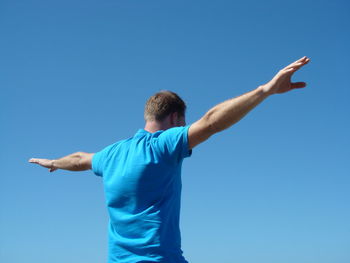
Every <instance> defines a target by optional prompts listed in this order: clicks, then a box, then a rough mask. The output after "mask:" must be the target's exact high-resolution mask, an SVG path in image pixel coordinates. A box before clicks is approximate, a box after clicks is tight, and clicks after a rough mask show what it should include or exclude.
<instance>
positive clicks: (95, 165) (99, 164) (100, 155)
mask: <svg viewBox="0 0 350 263" xmlns="http://www.w3.org/2000/svg"><path fill="white" fill-rule="evenodd" d="M113 146H114V144H112V145H109V146H107V147H106V148H104V149H102V150H101V151H99V152H97V153H95V154H94V155H93V156H92V162H91V166H92V171H93V172H94V173H95V174H96V175H97V176H103V170H104V167H105V163H106V160H107V158H108V155H109V154H110V152H111V149H112V147H113Z"/></svg>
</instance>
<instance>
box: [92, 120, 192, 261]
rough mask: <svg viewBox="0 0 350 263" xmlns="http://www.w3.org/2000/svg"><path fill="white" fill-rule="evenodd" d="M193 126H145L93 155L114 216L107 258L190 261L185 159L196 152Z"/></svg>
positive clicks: (94, 169) (111, 216)
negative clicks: (184, 234) (185, 251)
mask: <svg viewBox="0 0 350 263" xmlns="http://www.w3.org/2000/svg"><path fill="white" fill-rule="evenodd" d="M188 129H189V126H186V127H175V128H171V129H168V130H165V131H157V132H155V133H149V132H147V131H145V130H143V129H140V130H139V131H138V132H137V133H136V134H135V135H134V137H132V138H129V139H126V140H122V141H119V142H117V143H114V144H112V145H110V146H108V147H106V148H105V149H103V150H102V151H100V152H97V153H96V154H95V155H94V156H93V159H92V170H93V172H94V173H95V174H96V175H98V176H102V178H103V184H104V191H105V197H106V203H107V208H108V213H109V216H110V222H109V251H108V263H115V262H118V263H123V262H128V263H135V262H166V263H173V262H174V263H180V262H181V263H184V262H187V261H186V260H185V258H184V257H183V256H182V250H181V237H180V228H179V216H180V199H181V165H182V161H183V159H184V158H185V157H189V156H190V155H191V153H192V152H191V150H190V149H189V146H188Z"/></svg>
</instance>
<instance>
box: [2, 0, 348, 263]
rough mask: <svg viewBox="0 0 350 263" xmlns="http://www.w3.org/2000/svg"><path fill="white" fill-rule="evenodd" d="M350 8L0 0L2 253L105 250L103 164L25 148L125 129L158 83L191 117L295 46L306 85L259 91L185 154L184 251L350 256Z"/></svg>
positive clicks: (203, 256) (19, 257)
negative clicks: (262, 94) (63, 161)
mask: <svg viewBox="0 0 350 263" xmlns="http://www.w3.org/2000/svg"><path fill="white" fill-rule="evenodd" d="M349 13H350V4H349V2H348V1H345V0H343V1H341V0H336V1H322V0H321V1H317V2H315V1H288V2H282V1H221V0H220V1H115V0H114V1H111V0H109V1H66V0H63V1H32V0H26V1H23V0H22V1H20V0H19V1H9V0H2V1H1V2H0V36H1V41H0V58H1V59H0V87H1V96H0V120H1V132H0V134H1V136H0V143H1V150H0V160H1V164H2V169H1V170H2V171H1V184H0V197H1V199H0V200H1V205H0V207H1V208H0V209H1V210H0V212H1V217H0V223H1V224H0V230H1V234H0V260H1V262H6V263H19V262H27V263H32V262H33V263H34V262H35V263H38V262H39V263H40V262H43V263H45V262H51V263H56V262H57V263H58V262H60V263H61V262H65V263H70V262H84V263H95V262H105V261H106V256H107V223H108V215H107V212H106V209H105V204H104V194H103V185H102V181H101V179H100V178H98V177H96V176H95V175H93V173H92V172H91V171H86V172H80V173H74V172H67V171H57V172H55V173H52V174H50V173H48V172H47V170H45V169H43V168H41V167H37V166H34V165H32V164H29V163H27V160H28V159H29V158H31V157H39V158H50V159H54V158H59V157H62V156H65V155H67V154H70V153H72V152H76V151H86V152H96V151H99V150H101V149H102V148H103V147H105V146H107V145H109V144H111V143H113V142H115V141H117V140H121V139H124V138H127V137H130V136H132V135H133V134H134V133H135V132H136V131H137V130H138V129H139V128H142V127H143V125H144V122H143V107H144V103H145V101H146V100H147V98H148V97H149V96H150V95H152V94H153V93H155V92H157V91H159V90H162V89H168V90H172V91H175V92H177V93H178V94H179V95H180V96H182V98H183V99H184V100H185V101H186V103H187V105H188V111H187V122H188V123H192V122H194V121H196V120H197V119H199V118H200V117H201V116H202V115H203V114H204V113H205V112H206V111H207V110H208V109H210V108H211V107H212V106H214V105H216V104H217V103H220V102H222V101H223V100H226V99H229V98H232V97H236V96H238V95H241V94H243V93H245V92H248V91H250V90H252V89H254V88H256V87H257V86H259V85H261V84H264V83H265V82H267V81H268V80H269V79H271V78H272V77H273V76H274V74H275V73H276V72H277V71H278V70H279V69H280V68H282V67H284V66H285V65H287V64H289V63H290V62H292V61H294V60H296V59H298V58H300V57H302V56H304V55H306V56H308V57H310V58H311V62H310V63H309V64H308V65H307V66H306V67H305V68H303V69H302V70H301V71H300V72H297V73H296V74H295V77H294V80H295V81H305V82H307V83H308V87H306V88H305V89H301V90H295V91H292V92H290V93H287V94H283V95H274V96H272V97H269V98H268V99H266V100H265V101H264V102H262V104H261V105H259V106H258V107H257V108H256V109H254V110H253V111H252V112H251V113H250V114H249V115H247V116H246V118H244V119H243V120H242V121H241V122H239V123H238V124H236V125H234V126H233V127H231V128H230V129H228V130H226V131H224V132H222V133H220V134H217V135H215V136H213V137H212V138H211V139H210V140H209V141H207V142H206V143H204V144H202V145H200V146H198V148H196V149H195V150H194V152H193V156H192V157H191V158H190V159H187V160H186V161H185V162H184V165H183V196H182V214H181V229H182V242H183V250H184V255H185V256H186V258H187V259H188V260H189V261H190V262H201V263H212V262H221V263H231V262H240V263H253V262H254V263H255V262H261V263H277V262H278V263H280V262H283V263H295V262H298V263H306V262H307V263H312V262H315V263H316V262H317V263H326V262H327V263H328V262H332V263H344V262H350V252H349V244H350V224H349V222H350V212H349V211H350V209H349V208H350V207H349V204H350V193H349V186H350V162H349V157H350V150H349V149H350V140H349V134H350V124H349V114H350V106H349V102H348V101H349V97H350V89H349V88H350V87H349V80H348V76H349V75H350V72H349V71H350V70H349V59H350V56H349V46H350V32H349V31H350V30H349V28H350V16H349Z"/></svg>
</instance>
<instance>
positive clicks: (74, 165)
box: [52, 152, 86, 171]
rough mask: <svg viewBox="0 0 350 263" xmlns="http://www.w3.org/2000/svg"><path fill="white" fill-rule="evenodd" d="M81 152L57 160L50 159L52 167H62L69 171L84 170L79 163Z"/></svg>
mask: <svg viewBox="0 0 350 263" xmlns="http://www.w3.org/2000/svg"><path fill="white" fill-rule="evenodd" d="M81 160H82V153H81V152H76V153H72V154H70V155H67V156H65V157H62V158H60V159H57V160H52V168H54V169H63V170H69V171H83V170H86V168H85V167H83V165H82V164H81Z"/></svg>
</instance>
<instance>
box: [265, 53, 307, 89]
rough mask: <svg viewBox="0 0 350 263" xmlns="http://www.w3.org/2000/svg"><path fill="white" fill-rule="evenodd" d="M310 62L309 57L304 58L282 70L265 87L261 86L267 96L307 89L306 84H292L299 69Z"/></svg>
mask: <svg viewBox="0 0 350 263" xmlns="http://www.w3.org/2000/svg"><path fill="white" fill-rule="evenodd" d="M309 61H310V59H309V58H308V57H302V58H301V59H299V60H297V61H295V62H293V63H292V64H290V65H288V66H287V67H285V68H284V69H281V70H280V71H279V72H278V73H277V74H276V76H274V77H273V79H272V80H270V81H269V82H268V83H266V84H265V85H262V86H261V88H262V90H263V91H264V92H266V93H267V94H269V95H272V94H276V93H285V92H287V91H290V90H292V89H298V88H304V87H306V83H305V82H294V83H293V82H291V78H292V75H293V74H294V72H296V71H297V70H298V69H300V68H301V67H303V66H304V65H306V64H307V63H308V62H309Z"/></svg>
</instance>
